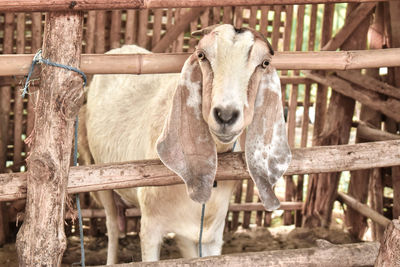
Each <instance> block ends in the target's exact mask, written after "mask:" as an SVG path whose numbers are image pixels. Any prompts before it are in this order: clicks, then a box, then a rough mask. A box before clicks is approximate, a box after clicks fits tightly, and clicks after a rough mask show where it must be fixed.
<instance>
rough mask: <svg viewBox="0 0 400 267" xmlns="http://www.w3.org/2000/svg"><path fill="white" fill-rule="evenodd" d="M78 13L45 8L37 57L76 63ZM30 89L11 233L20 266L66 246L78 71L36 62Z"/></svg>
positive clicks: (55, 257) (50, 262) (50, 261)
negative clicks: (18, 212)
mask: <svg viewBox="0 0 400 267" xmlns="http://www.w3.org/2000/svg"><path fill="white" fill-rule="evenodd" d="M81 39H82V14H81V13H77V12H49V13H47V14H46V25H45V31H44V40H43V53H42V57H43V58H45V59H49V60H51V61H53V62H57V63H60V64H64V65H68V66H72V67H75V68H77V67H79V64H80V55H81ZM40 78H41V84H40V89H39V90H38V91H37V92H36V93H35V94H36V97H35V110H36V114H35V126H34V130H33V132H32V134H31V136H30V137H29V140H30V142H31V153H30V155H29V158H28V160H27V164H28V191H27V205H26V211H25V219H24V223H23V225H22V227H21V229H20V231H19V232H18V236H17V251H18V257H19V264H20V266H60V265H61V259H62V255H63V252H64V250H65V248H66V238H65V234H64V209H65V200H66V197H67V195H66V186H67V179H68V173H69V166H70V154H71V147H72V143H73V132H74V130H73V128H74V119H75V116H76V114H77V113H78V110H79V108H80V106H81V98H82V94H83V82H82V77H81V76H80V75H79V74H78V73H76V72H73V71H68V70H65V69H62V68H58V67H53V66H48V65H42V72H41V76H40Z"/></svg>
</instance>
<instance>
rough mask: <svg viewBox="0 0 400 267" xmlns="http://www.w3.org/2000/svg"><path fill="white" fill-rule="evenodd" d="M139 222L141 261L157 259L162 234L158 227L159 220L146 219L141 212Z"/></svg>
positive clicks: (158, 257)
mask: <svg viewBox="0 0 400 267" xmlns="http://www.w3.org/2000/svg"><path fill="white" fill-rule="evenodd" d="M140 223H141V225H140V247H141V249H142V261H158V260H159V259H160V248H161V244H162V239H163V234H164V233H163V232H162V230H161V229H160V227H159V226H160V222H157V221H151V220H148V218H147V216H146V215H145V214H142V219H141V221H140Z"/></svg>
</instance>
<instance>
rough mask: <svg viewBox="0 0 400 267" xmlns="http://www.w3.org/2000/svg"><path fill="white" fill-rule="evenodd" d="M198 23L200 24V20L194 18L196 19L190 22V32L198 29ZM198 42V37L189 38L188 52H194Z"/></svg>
mask: <svg viewBox="0 0 400 267" xmlns="http://www.w3.org/2000/svg"><path fill="white" fill-rule="evenodd" d="M198 24H199V21H198V20H194V21H192V22H190V32H194V31H196V30H197V25H198ZM196 44H197V39H196V38H193V37H191V38H190V39H189V50H188V52H193V51H194V50H195V46H196Z"/></svg>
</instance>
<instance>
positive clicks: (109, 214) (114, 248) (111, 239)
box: [95, 190, 119, 265]
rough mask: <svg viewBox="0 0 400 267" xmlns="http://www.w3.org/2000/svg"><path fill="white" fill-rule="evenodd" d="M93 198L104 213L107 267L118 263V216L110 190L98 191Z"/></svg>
mask: <svg viewBox="0 0 400 267" xmlns="http://www.w3.org/2000/svg"><path fill="white" fill-rule="evenodd" d="M95 197H96V198H97V199H98V200H100V202H101V204H102V205H103V207H104V211H105V213H106V226H107V234H108V248H107V265H111V264H116V263H118V255H117V252H118V236H119V230H118V214H117V207H116V205H115V201H114V196H113V192H112V191H111V190H107V191H99V192H96V193H95Z"/></svg>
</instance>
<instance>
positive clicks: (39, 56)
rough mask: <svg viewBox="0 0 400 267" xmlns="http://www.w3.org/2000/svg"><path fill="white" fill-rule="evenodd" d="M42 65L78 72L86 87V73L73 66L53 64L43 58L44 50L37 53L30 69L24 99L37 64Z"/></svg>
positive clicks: (23, 93)
mask: <svg viewBox="0 0 400 267" xmlns="http://www.w3.org/2000/svg"><path fill="white" fill-rule="evenodd" d="M40 63H44V64H46V65H49V66H53V67H58V68H63V69H66V70H69V71H74V72H77V73H79V74H80V75H81V76H82V79H83V86H86V83H87V78H86V75H85V73H83V71H81V70H79V69H77V68H74V67H71V66H67V65H63V64H59V63H55V62H52V61H50V60H48V59H44V58H42V50H39V51H37V53H36V54H35V56H34V57H33V60H32V64H31V67H30V68H29V73H28V77H27V78H26V81H25V86H24V89H23V91H22V98H24V97H25V95H26V94H27V92H28V88H29V81H30V79H31V76H32V73H33V70H34V68H35V66H36V64H40Z"/></svg>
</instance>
